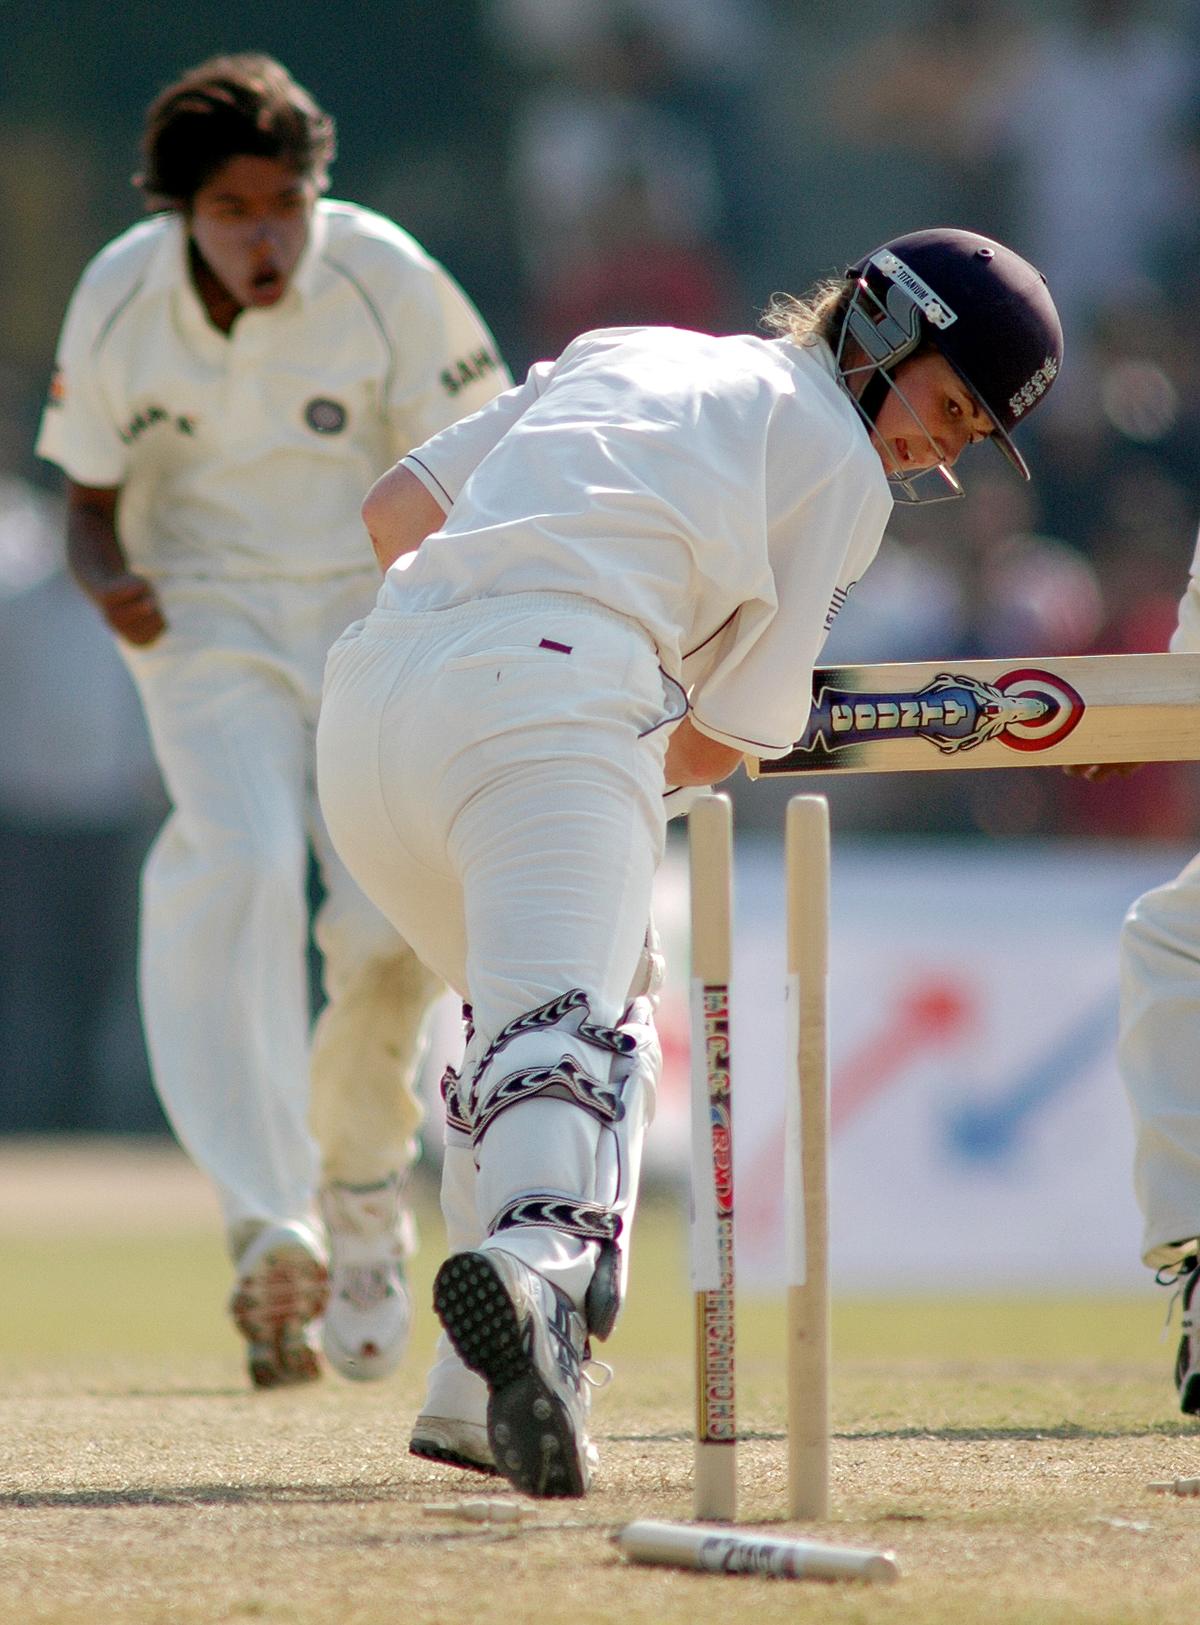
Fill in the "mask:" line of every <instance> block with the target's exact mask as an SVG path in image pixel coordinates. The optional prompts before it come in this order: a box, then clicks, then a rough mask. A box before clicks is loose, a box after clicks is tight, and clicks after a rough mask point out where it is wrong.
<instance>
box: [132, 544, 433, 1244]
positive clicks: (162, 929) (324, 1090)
mask: <svg viewBox="0 0 1200 1625" xmlns="http://www.w3.org/2000/svg"><path fill="white" fill-rule="evenodd" d="M378 585H379V577H378V573H377V572H376V571H375V570H374V569H371V570H370V571H362V572H354V573H353V574H352V575H348V576H342V577H337V578H334V579H333V580H330V581H320V582H301V581H269V580H268V581H265V580H259V579H255V580H251V581H233V580H221V581H211V580H205V581H200V580H187V581H180V580H168V581H166V582H163V583H159V592H160V596H161V598H162V600H163V605H164V611H165V614H166V618H167V622H168V630H167V631H166V633H165V634H164V635H163V636H162V637H161V638H160V639H159V640H158V641H157V642H155V643H153V644H151V645H149V646H148V647H146V648H133V647H131V646H130V645H128V644H124V643H122V645H121V650H122V653H123V655H124V656H125V659H126V662H127V664H128V666H129V669H130V671H131V673H132V675H133V677H134V680H135V682H136V684H137V687H138V689H139V692H140V694H141V699H142V703H143V706H144V708H145V712H146V717H147V721H148V723H149V727H150V733H151V737H152V740H153V744H154V749H155V753H156V756H157V758H158V763H159V766H160V768H161V771H162V775H163V779H164V782H165V784H166V788H167V792H168V795H169V797H170V800H171V803H172V811H171V813H170V815H169V817H168V818H167V821H166V823H165V824H164V826H163V828H162V830H161V832H160V833H159V835H158V838H157V840H156V841H155V843H154V846H153V848H152V850H151V852H150V855H149V857H148V859H147V862H146V867H145V871H144V874H143V881H142V907H141V952H140V987H141V1000H142V1010H143V1021H144V1025H145V1030H146V1038H147V1044H148V1048H149V1051H150V1059H151V1064H152V1068H153V1074H154V1079H155V1084H156V1087H157V1089H158V1092H159V1096H160V1098H161V1100H162V1103H163V1107H164V1110H165V1111H166V1114H167V1117H168V1119H169V1120H170V1123H171V1126H172V1128H173V1129H174V1130H175V1133H176V1135H177V1136H178V1138H179V1140H180V1142H181V1144H182V1145H183V1146H184V1148H185V1149H186V1150H187V1151H188V1152H189V1154H190V1155H191V1156H192V1158H193V1159H194V1161H195V1162H196V1163H197V1164H198V1165H199V1166H200V1167H201V1168H202V1169H203V1170H204V1171H205V1172H206V1173H207V1174H208V1175H209V1176H210V1177H211V1179H212V1180H213V1182H214V1184H215V1186H216V1189H217V1193H218V1197H219V1199H220V1203H221V1207H222V1211H223V1215H224V1219H225V1223H226V1227H227V1230H228V1233H229V1236H230V1245H231V1247H232V1248H233V1250H234V1251H235V1252H236V1251H237V1249H238V1247H239V1246H240V1245H241V1244H244V1241H245V1239H246V1238H247V1236H248V1235H249V1234H250V1233H252V1231H253V1229H254V1228H256V1227H257V1226H258V1225H259V1224H263V1223H276V1222H282V1221H286V1220H288V1219H296V1218H304V1217H307V1216H310V1215H311V1212H312V1208H313V1196H314V1187H315V1184H316V1181H317V1179H318V1178H319V1177H324V1178H326V1179H339V1180H346V1181H348V1182H350V1183H355V1184H370V1183H374V1182H375V1181H377V1180H380V1179H383V1178H385V1177H386V1176H387V1175H388V1174H389V1173H390V1172H392V1171H393V1170H399V1169H403V1168H404V1167H405V1166H406V1165H407V1163H408V1161H410V1160H411V1157H412V1155H413V1151H414V1138H413V1137H414V1134H415V1132H416V1129H417V1126H418V1123H419V1118H420V1113H419V1109H418V1106H417V1102H416V1099H415V1096H414V1093H413V1077H414V1073H415V1070H416V1065H417V1062H418V1060H419V1052H420V1044H421V1032H422V1025H423V1022H424V1018H425V1015H426V1012H427V1009H428V1007H429V1005H430V1003H431V1001H432V999H433V998H434V997H435V996H436V994H437V992H438V991H439V988H438V984H437V982H436V980H435V979H434V978H433V977H432V976H431V975H430V974H429V972H428V971H426V970H425V969H424V967H423V966H421V965H420V964H419V963H418V962H417V961H416V959H415V958H414V956H413V955H412V954H411V952H410V951H409V950H408V949H407V947H406V946H405V945H404V943H403V942H402V941H400V940H399V939H398V938H397V936H396V933H395V931H394V930H393V929H392V927H391V926H390V925H389V924H388V923H387V922H386V921H385V920H384V919H383V917H382V916H381V915H380V914H379V912H378V910H377V909H375V907H374V906H373V905H372V904H371V903H369V902H368V901H367V899H366V898H365V897H364V896H363V895H362V893H361V892H360V891H359V889H358V887H357V886H356V885H355V884H354V882H353V881H352V880H351V879H350V876H349V875H348V874H347V873H346V871H345V868H344V867H343V865H342V864H341V862H340V861H339V860H338V858H337V857H336V855H335V854H334V852H333V848H332V844H331V843H330V841H329V838H328V835H327V834H326V831H325V828H324V824H323V822H322V820H321V817H320V813H319V810H318V806H317V800H316V790H315V774H314V765H313V744H314V738H315V731H316V719H317V711H318V707H319V703H320V684H321V677H322V672H323V668H324V661H325V655H326V652H327V650H328V648H329V645H330V644H331V643H332V642H333V641H334V639H335V638H336V637H338V636H339V634H340V633H341V632H342V631H343V630H344V629H345V627H346V625H347V623H348V622H349V621H351V620H352V619H353V618H354V617H355V616H356V615H361V614H362V613H363V611H364V609H365V608H366V607H368V606H369V605H370V604H371V602H372V601H373V597H374V594H375V592H377V590H378ZM310 841H311V842H312V846H313V850H314V851H315V853H316V855H317V859H318V862H319V865H320V871H321V879H322V883H323V888H324V892H325V897H324V901H323V903H322V906H321V908H320V912H319V915H318V917H317V919H316V921H315V934H316V940H317V942H318V945H319V947H320V948H321V951H322V954H323V956H324V971H325V991H326V994H327V998H328V1003H327V1004H326V1006H325V1008H324V1010H323V1012H322V1014H321V1017H320V1020H319V1021H318V1023H317V1026H316V1029H315V1032H314V1033H313V1034H312V1036H311V1045H310V1025H311V1022H310V1013H309V988H308V972H307V937H308V917H309V911H308V893H307V875H308V848H309V842H310ZM310 1075H311V1122H310V1116H309V1111H310ZM314 1134H315V1139H316V1143H314ZM318 1147H319V1149H318Z"/></svg>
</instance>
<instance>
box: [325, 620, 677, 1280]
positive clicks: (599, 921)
mask: <svg viewBox="0 0 1200 1625" xmlns="http://www.w3.org/2000/svg"><path fill="white" fill-rule="evenodd" d="M402 621H403V624H401V621H399V620H396V619H394V618H391V619H390V618H388V617H386V616H384V617H372V618H370V619H369V620H368V622H367V628H366V630H365V632H364V633H363V634H362V636H361V637H355V638H354V639H351V640H349V641H347V642H345V643H344V644H343V645H341V646H339V648H338V649H337V650H335V651H334V654H333V655H332V656H331V659H330V663H329V668H328V673H327V682H326V693H325V701H324V708H323V713H322V722H321V731H320V736H319V739H318V762H319V768H320V776H321V793H322V802H323V805H324V808H325V813H326V817H327V818H328V820H329V824H330V828H331V831H332V833H333V836H334V839H335V841H336V842H337V843H338V847H339V850H340V851H341V853H342V855H343V857H344V858H345V859H346V861H347V863H348V864H349V866H350V868H351V870H352V871H353V872H354V874H355V875H356V878H357V879H358V880H359V883H360V884H361V885H362V886H363V887H364V889H365V890H366V891H367V892H368V894H369V895H371V896H372V897H373V898H374V899H375V900H376V901H377V902H378V903H379V905H380V907H381V908H383V909H384V911H385V912H386V913H387V914H388V916H389V918H391V920H392V922H393V924H395V925H396V927H397V928H398V929H399V930H400V932H401V934H402V935H403V936H404V937H405V938H406V940H407V941H409V942H411V943H412V944H413V946H414V947H415V948H416V949H417V951H418V952H419V953H420V954H421V956H422V958H423V959H424V960H425V961H426V963H430V964H434V965H436V966H437V967H438V969H439V970H441V971H442V972H443V974H445V975H446V976H447V978H448V979H449V980H450V981H451V983H452V985H454V986H455V987H456V988H458V990H459V991H460V992H462V993H463V994H464V996H465V997H467V998H468V999H469V1000H470V1002H471V1004H472V1006H473V1009H474V1016H475V1024H476V1031H477V1035H478V1039H477V1042H478V1045H479V1053H482V1052H483V1050H484V1049H486V1046H487V1044H488V1043H489V1042H490V1041H491V1040H492V1039H493V1038H495V1037H496V1035H498V1034H499V1033H500V1032H501V1031H503V1029H504V1028H505V1027H506V1026H507V1025H508V1023H510V1022H512V1021H515V1020H516V1019H517V1018H519V1017H520V1016H522V1015H524V1014H525V1013H526V1012H528V1011H530V1010H532V1009H534V1008H536V1007H538V1006H540V1005H542V1004H544V1003H545V1002H546V1001H548V1000H552V999H554V998H556V997H557V996H559V995H560V994H562V993H564V992H566V991H567V990H569V989H572V988H580V989H583V990H584V992H585V993H586V994H587V997H588V1000H589V1004H590V1009H591V1014H592V1018H593V1019H594V1020H595V1021H596V1022H598V1023H600V1024H602V1025H604V1026H608V1027H613V1026H615V1025H616V1024H617V1023H618V1022H619V1021H620V1019H621V1014H622V1010H623V1006H624V1002H625V999H626V995H627V992H628V989H629V987H630V984H631V982H632V980H633V977H634V972H635V969H636V967H637V965H638V961H639V956H640V952H641V949H642V945H643V939H644V935H645V930H646V921H647V919H648V916H649V909H650V893H651V886H652V881H653V875H654V870H655V867H656V865H657V863H658V860H659V857H660V855H661V849H662V840H663V811H662V782H663V779H662V759H663V753H664V751H665V744H666V740H665V734H664V732H663V731H662V727H661V725H662V724H663V723H664V722H665V721H668V720H669V719H670V718H671V717H672V716H674V715H676V714H677V699H676V697H675V696H674V695H673V694H671V693H670V692H669V687H668V686H665V685H664V680H663V678H662V676H661V674H660V672H659V670H658V666H657V661H656V658H655V655H654V651H653V649H652V647H651V646H650V645H649V644H648V642H647V641H646V640H645V639H644V638H643V637H642V636H641V634H639V633H637V632H636V631H631V630H630V629H629V628H628V626H627V625H626V624H624V623H618V622H616V621H614V620H613V619H612V618H605V617H604V616H595V615H593V614H591V613H587V612H582V611H580V610H578V609H576V608H571V609H568V610H566V611H565V612H564V611H563V609H562V608H561V605H555V604H548V605H547V607H546V608H545V609H543V608H542V607H541V605H540V603H539V604H538V605H536V606H534V607H530V606H529V604H528V602H517V601H515V600H512V601H502V602H497V601H492V602H491V603H489V604H486V605H471V606H467V612H466V613H465V614H460V613H459V612H458V611H447V612H444V613H442V614H439V615H437V616H431V617H420V618H412V619H410V618H402ZM414 623H415V624H414ZM394 634H395V637H394V641H390V640H391V639H392V638H393V635H394ZM556 649H558V650H561V649H566V650H567V651H568V653H567V654H566V655H564V654H562V653H561V652H560V653H553V652H545V651H547V650H556ZM493 650H495V651H496V653H495V655H494V656H493V654H492V651H493ZM439 897H441V898H443V899H444V900H445V903H446V905H447V906H445V907H442V908H434V907H431V903H433V902H435V901H436V900H438V899H439ZM456 953H457V955H458V956H459V957H458V959H457V962H454V961H455V957H456ZM558 1058H559V1052H558V1050H557V1049H556V1048H555V1044H554V1040H553V1039H552V1038H551V1039H550V1040H548V1047H547V1050H546V1060H547V1063H548V1064H553V1063H555V1062H557V1060H558ZM505 1117H507V1118H509V1119H511V1122H510V1124H509V1126H508V1127H506V1128H505V1129H504V1130H503V1132H501V1131H500V1124H501V1123H502V1122H503V1119H504V1118H505ZM517 1122H520V1123H522V1124H523V1125H524V1126H523V1128H522V1129H521V1131H520V1132H517V1131H516V1130H514V1129H513V1128H512V1123H517ZM598 1141H599V1126H598V1124H597V1123H596V1122H595V1120H594V1119H593V1117H592V1116H591V1115H590V1114H589V1113H588V1112H587V1111H585V1110H583V1109H581V1108H577V1107H575V1106H572V1105H570V1104H568V1103H564V1102H559V1101H553V1100H530V1101H528V1102H523V1103H522V1104H520V1105H519V1106H514V1107H513V1108H512V1109H511V1110H509V1111H506V1112H505V1113H503V1114H502V1116H501V1117H498V1118H496V1120H495V1122H494V1123H493V1124H492V1126H491V1127H490V1128H489V1129H488V1131H487V1133H486V1134H485V1135H484V1137H483V1138H482V1139H481V1140H479V1142H478V1144H477V1147H476V1154H477V1157H478V1160H479V1167H480V1175H479V1184H478V1192H479V1213H480V1221H481V1225H482V1226H483V1228H487V1227H488V1226H489V1225H490V1224H491V1222H492V1220H493V1219H494V1218H495V1217H496V1214H497V1213H498V1211H499V1209H500V1207H502V1206H503V1205H504V1204H505V1203H506V1202H507V1200H508V1199H509V1197H510V1196H512V1195H519V1194H521V1193H522V1191H523V1190H529V1189H534V1190H541V1191H559V1192H563V1193H564V1194H568V1195H573V1196H575V1197H577V1198H579V1199H580V1200H588V1199H591V1197H592V1196H593V1195H594V1192H595V1185H596V1168H597V1149H598ZM516 1234H517V1233H516V1232H515V1231H512V1230H506V1231H505V1232H504V1233H503V1235H502V1236H499V1235H498V1236H494V1237H492V1238H491V1240H489V1242H488V1243H487V1245H488V1246H498V1247H502V1248H504V1249H505V1250H508V1251H520V1253H521V1256H523V1257H524V1258H525V1259H526V1261H527V1262H529V1263H530V1264H532V1265H533V1266H534V1267H535V1268H537V1269H539V1270H541V1271H542V1272H543V1273H545V1274H547V1275H549V1276H550V1277H551V1278H552V1279H554V1280H555V1282H556V1284H557V1285H559V1286H561V1287H562V1288H563V1289H564V1290H565V1291H567V1292H568V1294H569V1295H570V1296H571V1298H572V1299H573V1300H574V1301H575V1302H576V1303H577V1304H580V1305H581V1304H582V1299H583V1296H584V1293H585V1291H586V1288H587V1285H588V1282H589V1280H590V1277H591V1272H592V1266H593V1260H594V1256H595V1251H596V1246H595V1243H594V1242H592V1241H588V1240H584V1239H581V1238H580V1237H578V1236H576V1235H573V1234H567V1233H564V1232H560V1231H557V1230H554V1229H549V1228H541V1227H532V1226H531V1227H529V1228H528V1229H527V1230H525V1229H522V1230H521V1231H520V1236H519V1240H517V1239H515V1237H516Z"/></svg>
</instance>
